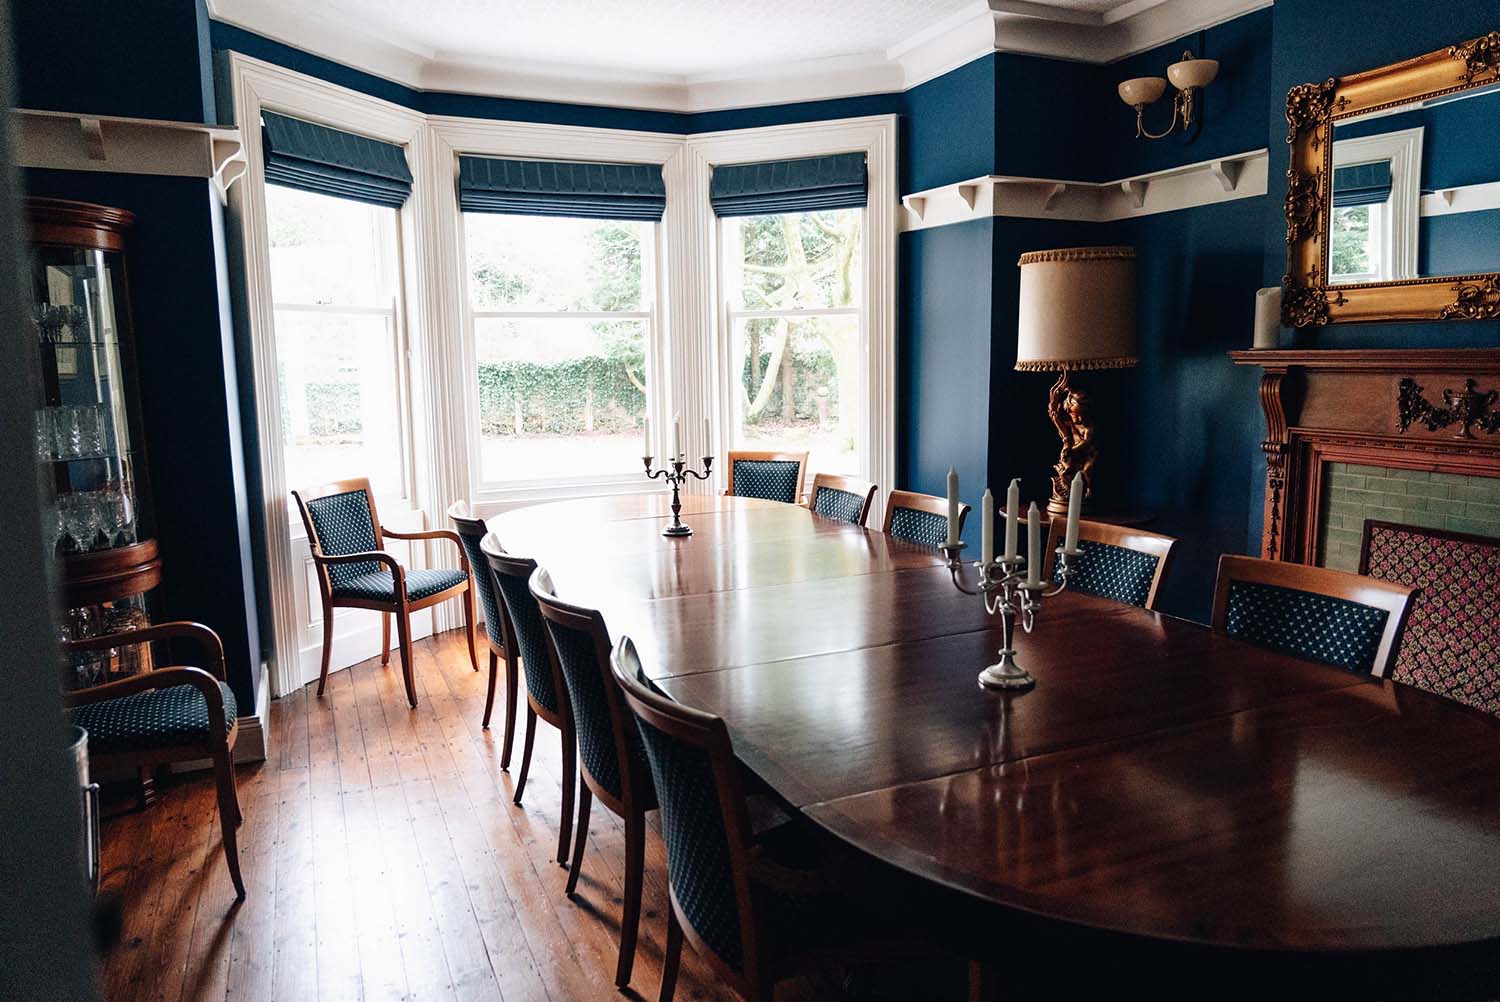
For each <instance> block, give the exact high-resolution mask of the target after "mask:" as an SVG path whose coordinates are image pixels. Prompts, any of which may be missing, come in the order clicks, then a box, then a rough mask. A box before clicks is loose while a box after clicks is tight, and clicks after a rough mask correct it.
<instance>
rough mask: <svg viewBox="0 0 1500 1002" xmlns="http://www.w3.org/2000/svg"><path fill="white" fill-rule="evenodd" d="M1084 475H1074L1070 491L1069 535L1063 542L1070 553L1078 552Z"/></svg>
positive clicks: (1064, 547)
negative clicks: (1079, 518) (1079, 517)
mask: <svg viewBox="0 0 1500 1002" xmlns="http://www.w3.org/2000/svg"><path fill="white" fill-rule="evenodd" d="M1083 492H1084V486H1083V474H1082V473H1077V474H1074V475H1073V486H1072V487H1070V488H1069V489H1068V534H1067V536H1066V538H1065V539H1064V540H1063V549H1064V550H1066V551H1067V552H1068V553H1077V552H1078V516H1079V515H1081V514H1083Z"/></svg>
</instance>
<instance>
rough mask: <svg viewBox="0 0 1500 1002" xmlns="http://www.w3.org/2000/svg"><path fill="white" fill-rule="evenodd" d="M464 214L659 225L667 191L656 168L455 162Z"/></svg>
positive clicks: (467, 159) (490, 159)
mask: <svg viewBox="0 0 1500 1002" xmlns="http://www.w3.org/2000/svg"><path fill="white" fill-rule="evenodd" d="M458 207H459V208H460V209H462V210H463V211H464V212H503V213H507V214H510V215H517V216H572V217H581V218H584V219H643V220H649V221H650V222H660V221H661V217H662V213H663V212H665V211H666V208H667V186H666V183H665V182H664V181H663V180H662V176H661V166H660V165H659V164H610V163H578V162H571V161H553V160H503V159H500V158H497V157H459V158H458Z"/></svg>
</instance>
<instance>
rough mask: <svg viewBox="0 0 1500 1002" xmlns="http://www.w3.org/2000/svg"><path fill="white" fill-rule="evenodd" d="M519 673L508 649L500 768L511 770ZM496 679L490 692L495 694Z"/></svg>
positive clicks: (492, 681)
mask: <svg viewBox="0 0 1500 1002" xmlns="http://www.w3.org/2000/svg"><path fill="white" fill-rule="evenodd" d="M518 675H519V672H518V671H517V670H516V658H515V655H513V654H511V653H510V649H509V648H506V652H505V743H504V747H502V748H501V749H500V768H502V769H509V768H510V746H511V744H512V742H513V741H514V740H515V736H516V699H517V693H518V692H519V688H520V679H519V678H517V676H518ZM494 686H495V681H494V679H491V680H490V690H491V691H492V692H493V691H494Z"/></svg>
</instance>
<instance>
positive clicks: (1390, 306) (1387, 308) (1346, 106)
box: [1281, 31, 1500, 327]
mask: <svg viewBox="0 0 1500 1002" xmlns="http://www.w3.org/2000/svg"><path fill="white" fill-rule="evenodd" d="M1496 81H1500V31H1492V32H1490V33H1489V34H1488V35H1484V36H1483V37H1480V38H1474V39H1470V40H1469V41H1466V42H1460V43H1459V44H1457V45H1451V46H1449V47H1448V48H1446V49H1438V50H1437V51H1436V52H1429V53H1427V54H1426V55H1425V56H1418V57H1417V58H1415V59H1408V60H1406V61H1405V62H1400V63H1393V64H1391V65H1390V66H1384V67H1381V68H1380V69H1375V70H1367V71H1365V72H1363V73H1355V74H1353V75H1352V76H1347V77H1336V78H1330V79H1328V80H1325V81H1324V82H1323V83H1308V84H1300V85H1299V86H1296V87H1293V88H1292V89H1291V91H1290V92H1288V94H1287V96H1286V120H1287V136H1286V141H1287V143H1288V144H1290V146H1291V147H1292V156H1291V166H1290V167H1288V168H1287V172H1286V187H1287V192H1286V245H1287V269H1286V271H1287V273H1286V275H1285V276H1284V277H1283V278H1282V280H1281V284H1282V300H1281V322H1282V323H1283V324H1285V325H1286V326H1288V327H1318V326H1322V325H1324V324H1343V323H1370V322H1374V321H1406V320H1489V319H1496V318H1500V274H1481V275H1443V276H1438V277H1433V278H1411V279H1403V280H1401V281H1396V282H1367V283H1358V284H1348V285H1344V284H1340V285H1330V284H1328V282H1327V276H1326V275H1325V272H1324V269H1325V267H1326V264H1327V260H1328V247H1327V240H1328V230H1329V217H1330V206H1329V199H1330V198H1331V197H1332V190H1333V183H1332V178H1333V126H1334V123H1335V122H1338V121H1341V120H1343V119H1346V118H1353V117H1355V116H1357V115H1365V114H1368V113H1370V112H1372V111H1381V110H1384V109H1387V108H1396V107H1399V106H1401V105H1405V104H1411V103H1413V102H1417V101H1423V100H1427V99H1430V98H1435V97H1440V96H1442V95H1444V94H1453V93H1457V92H1459V91H1464V90H1471V89H1473V88H1476V87H1484V86H1488V85H1490V84H1493V83H1495V82H1496Z"/></svg>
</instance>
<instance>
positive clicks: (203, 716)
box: [63, 622, 245, 899]
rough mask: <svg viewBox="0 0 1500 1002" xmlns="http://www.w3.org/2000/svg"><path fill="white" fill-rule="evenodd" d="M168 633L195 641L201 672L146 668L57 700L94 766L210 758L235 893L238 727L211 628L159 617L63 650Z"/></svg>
mask: <svg viewBox="0 0 1500 1002" xmlns="http://www.w3.org/2000/svg"><path fill="white" fill-rule="evenodd" d="M172 639H188V640H194V641H197V643H198V644H199V645H200V646H201V647H202V648H203V651H204V653H205V654H206V655H207V658H206V663H207V665H208V668H207V670H205V669H203V668H196V667H191V666H188V665H173V666H170V667H166V668H156V669H152V670H147V671H144V672H141V673H140V674H139V675H132V676H130V677H128V678H123V679H120V680H118V681H115V682H106V683H104V684H103V685H96V686H93V687H91V688H88V689H78V690H75V691H72V692H68V693H65V694H64V696H63V705H64V706H65V707H66V708H67V713H68V720H69V722H70V723H73V724H77V725H78V726H79V727H82V728H83V729H84V730H85V731H87V732H88V735H89V745H88V747H89V761H90V762H91V763H92V764H93V767H94V768H95V769H110V768H117V767H121V766H127V767H134V768H137V769H140V768H143V767H151V766H157V765H163V764H165V763H168V762H195V761H200V760H202V759H210V760H212V762H213V764H214V782H215V784H216V785H217V787H218V797H219V828H220V830H221V831H222V832H223V841H224V859H225V861H226V862H228V864H229V876H230V878H231V879H232V880H233V881H234V890H235V895H236V896H237V897H238V898H241V899H243V898H244V897H245V882H244V880H243V879H241V877H240V854H239V846H238V842H237V840H236V830H237V829H238V828H239V825H240V822H241V821H243V820H244V815H243V814H242V813H241V812H240V805H239V798H238V796H237V795H236V793H235V788H234V764H233V763H232V762H231V761H230V758H229V753H230V750H231V749H233V748H234V739H235V738H236V737H237V736H238V733H239V706H238V704H237V703H236V702H235V698H234V691H233V690H232V689H230V688H229V685H228V683H227V682H226V681H225V679H224V645H223V644H222V643H221V642H220V641H219V636H218V634H216V633H214V631H213V630H210V629H209V628H208V627H206V626H203V625H201V624H199V623H188V622H173V623H159V624H157V625H155V626H148V627H144V628H142V629H139V630H131V631H128V632H125V633H111V634H107V635H104V636H99V637H90V638H89V639H87V640H74V641H69V642H68V643H67V644H65V645H64V649H65V650H66V651H68V652H69V653H73V652H84V651H100V650H108V649H109V648H111V647H124V646H127V645H130V644H145V643H153V642H155V641H158V640H172Z"/></svg>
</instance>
